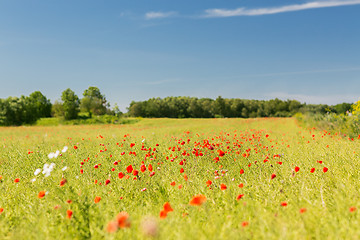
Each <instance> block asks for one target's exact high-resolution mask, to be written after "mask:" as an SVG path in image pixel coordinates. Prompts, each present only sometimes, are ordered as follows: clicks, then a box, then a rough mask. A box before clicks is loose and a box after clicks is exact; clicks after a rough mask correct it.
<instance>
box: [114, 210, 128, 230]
mask: <svg viewBox="0 0 360 240" xmlns="http://www.w3.org/2000/svg"><path fill="white" fill-rule="evenodd" d="M116 220H117V223H118V227H119V228H128V227H130V219H129V214H128V213H127V212H121V213H119V214H118V215H117V216H116Z"/></svg>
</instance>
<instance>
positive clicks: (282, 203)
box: [280, 201, 288, 207]
mask: <svg viewBox="0 0 360 240" xmlns="http://www.w3.org/2000/svg"><path fill="white" fill-rule="evenodd" d="M280 205H281V206H283V207H286V206H287V205H288V204H287V202H285V201H284V202H281V204H280Z"/></svg>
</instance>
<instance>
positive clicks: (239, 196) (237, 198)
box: [236, 194, 244, 201]
mask: <svg viewBox="0 0 360 240" xmlns="http://www.w3.org/2000/svg"><path fill="white" fill-rule="evenodd" d="M243 196H244V194H239V195H238V196H237V197H236V200H238V201H239V200H240V199H241V198H242V197H243Z"/></svg>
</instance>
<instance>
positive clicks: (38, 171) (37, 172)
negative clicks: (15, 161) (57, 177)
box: [34, 168, 41, 176]
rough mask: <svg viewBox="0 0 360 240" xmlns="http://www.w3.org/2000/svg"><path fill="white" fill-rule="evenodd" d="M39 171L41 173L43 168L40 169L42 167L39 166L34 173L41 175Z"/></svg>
mask: <svg viewBox="0 0 360 240" xmlns="http://www.w3.org/2000/svg"><path fill="white" fill-rule="evenodd" d="M39 173H41V169H40V168H38V169H36V170H35V172H34V175H35V176H37V175H39Z"/></svg>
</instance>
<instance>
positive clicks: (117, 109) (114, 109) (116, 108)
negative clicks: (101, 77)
mask: <svg viewBox="0 0 360 240" xmlns="http://www.w3.org/2000/svg"><path fill="white" fill-rule="evenodd" d="M112 112H113V113H114V115H115V116H117V117H121V116H122V115H123V113H122V112H121V111H120V108H119V106H118V105H117V103H115V105H114V107H113V109H112Z"/></svg>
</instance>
